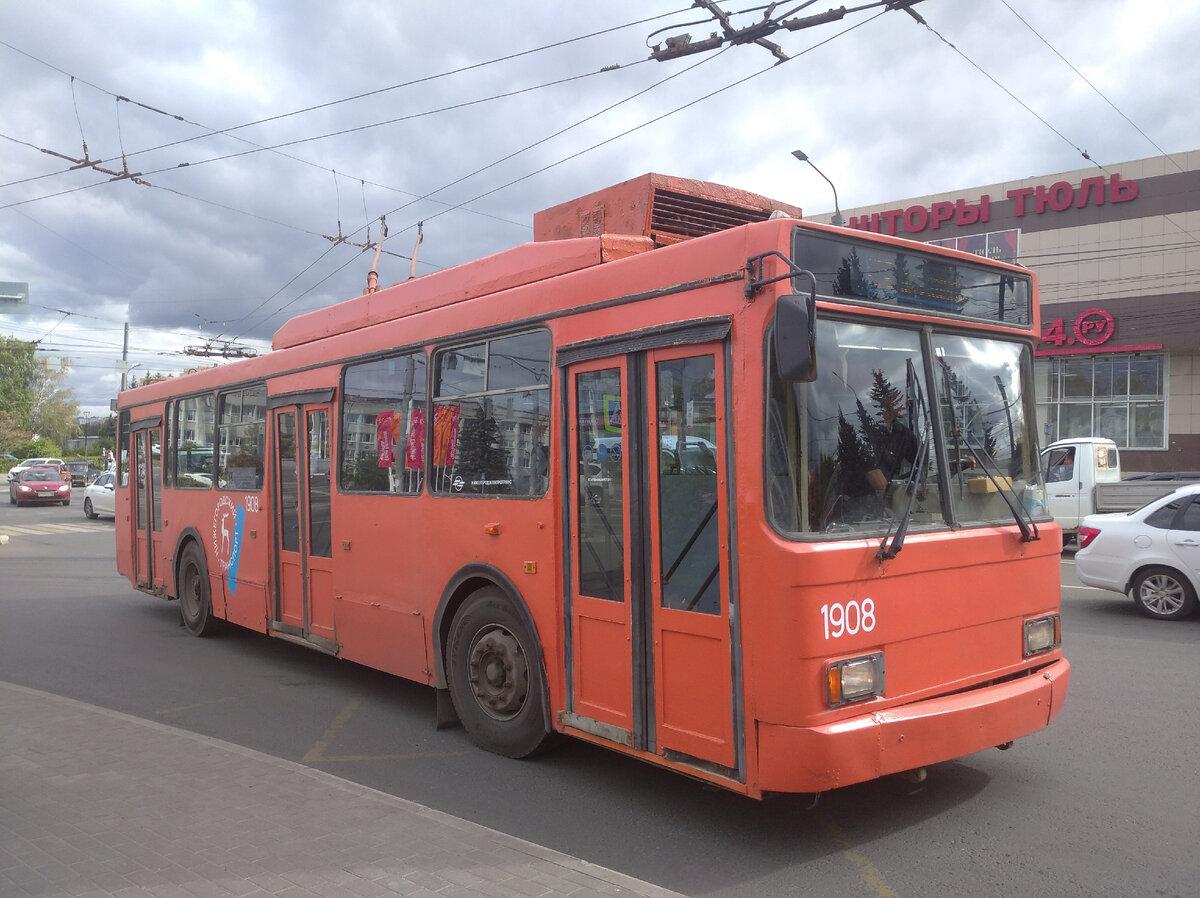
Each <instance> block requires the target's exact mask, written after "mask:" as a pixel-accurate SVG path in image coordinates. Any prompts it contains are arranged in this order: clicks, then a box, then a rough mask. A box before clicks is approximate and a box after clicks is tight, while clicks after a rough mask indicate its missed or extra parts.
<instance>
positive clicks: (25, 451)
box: [9, 437, 62, 459]
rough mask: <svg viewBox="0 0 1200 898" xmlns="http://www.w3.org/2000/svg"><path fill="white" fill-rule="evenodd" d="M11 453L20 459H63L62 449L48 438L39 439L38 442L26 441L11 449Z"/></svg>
mask: <svg viewBox="0 0 1200 898" xmlns="http://www.w3.org/2000/svg"><path fill="white" fill-rule="evenodd" d="M9 452H11V453H12V454H13V455H15V456H16V457H17V458H19V459H25V458H62V447H61V446H59V445H58V444H57V443H55V442H54V441H53V440H49V439H47V438H46V437H38V438H37V439H36V440H26V441H25V442H23V443H17V445H15V446H13V447H12V448H11V449H9Z"/></svg>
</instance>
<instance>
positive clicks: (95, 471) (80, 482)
mask: <svg viewBox="0 0 1200 898" xmlns="http://www.w3.org/2000/svg"><path fill="white" fill-rule="evenodd" d="M67 470H68V471H70V472H71V486H87V485H88V484H89V483H91V482H92V481H93V480H95V479H96V477H97V476H98V475H99V474H100V469H99V468H97V467H96V466H95V465H94V464H92V463H91V462H90V461H69V462H67Z"/></svg>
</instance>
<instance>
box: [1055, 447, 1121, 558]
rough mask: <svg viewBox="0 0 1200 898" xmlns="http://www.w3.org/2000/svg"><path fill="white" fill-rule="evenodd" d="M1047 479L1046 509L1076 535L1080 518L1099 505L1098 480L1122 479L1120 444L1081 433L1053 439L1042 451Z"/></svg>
mask: <svg viewBox="0 0 1200 898" xmlns="http://www.w3.org/2000/svg"><path fill="white" fill-rule="evenodd" d="M1042 477H1043V478H1045V481H1046V510H1047V511H1049V512H1050V514H1051V515H1053V516H1054V520H1055V521H1057V522H1058V525H1059V526H1060V527H1062V529H1063V540H1064V541H1066V540H1068V539H1070V538H1073V537H1074V535H1075V531H1077V530H1078V529H1079V522H1080V521H1082V520H1083V519H1084V518H1085V517H1087V516H1088V515H1090V514H1092V513H1093V512H1095V511H1098V510H1099V509H1097V508H1096V484H1098V483H1116V482H1117V481H1119V480H1120V479H1121V458H1120V455H1119V454H1118V453H1117V444H1116V443H1114V442H1113V441H1112V440H1108V439H1105V438H1103V437H1079V438H1077V439H1067V440H1059V441H1058V442H1055V443H1051V444H1050V445H1049V447H1047V449H1046V450H1045V451H1044V452H1043V453H1042Z"/></svg>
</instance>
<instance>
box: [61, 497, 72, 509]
mask: <svg viewBox="0 0 1200 898" xmlns="http://www.w3.org/2000/svg"><path fill="white" fill-rule="evenodd" d="M70 504H71V500H70V499H68V500H67V501H66V502H64V503H63V508H66V507H67V506H68V505H70Z"/></svg>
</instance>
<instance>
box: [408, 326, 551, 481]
mask: <svg viewBox="0 0 1200 898" xmlns="http://www.w3.org/2000/svg"><path fill="white" fill-rule="evenodd" d="M434 359H435V361H434V365H435V368H436V372H437V374H436V376H437V382H436V384H435V386H434V403H433V441H432V443H433V459H432V466H431V476H432V481H431V484H432V488H433V491H434V492H435V493H443V494H449V495H473V496H541V495H543V494H544V493H545V492H546V488H547V486H548V485H549V473H550V466H549V459H550V333H549V332H548V331H544V330H539V331H532V332H530V333H525V334H517V335H516V336H511V337H497V338H495V339H493V340H486V341H483V342H480V343H473V344H471V345H469V346H456V347H454V348H452V349H446V350H442V351H439V352H438V353H437V355H436V356H435V357H434Z"/></svg>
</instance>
